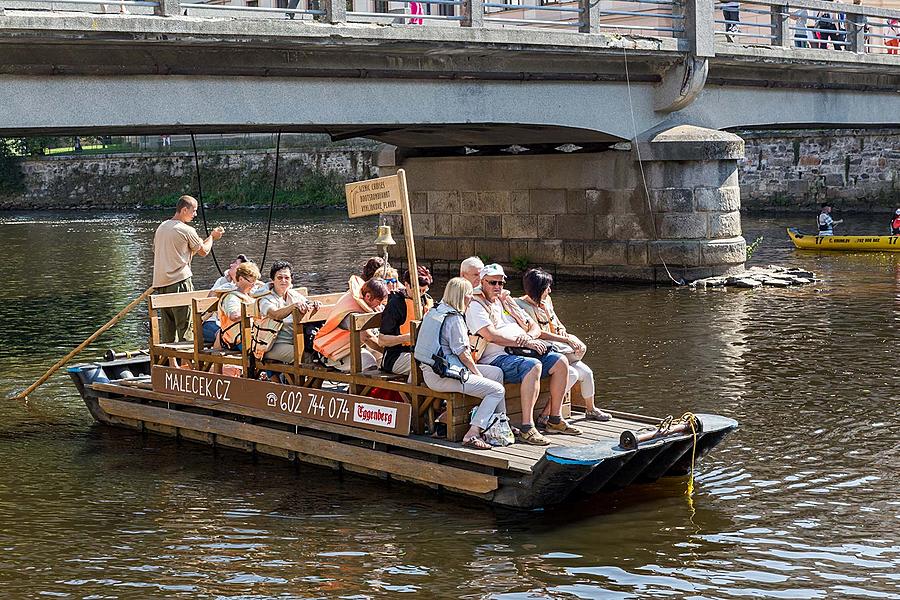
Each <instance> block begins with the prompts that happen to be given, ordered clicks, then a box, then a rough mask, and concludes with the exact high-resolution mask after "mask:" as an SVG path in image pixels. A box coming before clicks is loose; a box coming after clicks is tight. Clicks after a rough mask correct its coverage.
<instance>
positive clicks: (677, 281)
mask: <svg viewBox="0 0 900 600" xmlns="http://www.w3.org/2000/svg"><path fill="white" fill-rule="evenodd" d="M599 3H600V0H596V1H595V2H592V3H591V6H595V5H597V4H599ZM615 29H616V35H618V36H619V38H620V39H621V40H622V58H623V60H624V63H625V86H626V88H627V89H628V109H629V110H630V111H631V130H632V131H633V132H634V138H633V141H632V143H633V144H634V151H635V154H636V155H637V163H638V169H640V172H641V182H642V183H643V185H644V199H645V200H646V201H647V216H648V217H650V226H651V227H652V228H653V238H654V239H655V240H656V241H659V231H658V230H657V228H656V219H654V218H653V205H652V204H651V203H650V189H649V188H648V187H647V177H646V176H645V175H644V161H643V160H642V159H641V144H640V142H638V139H637V136H638V132H637V121H636V120H635V118H634V100H633V99H632V97H631V76H630V74H629V72H628V50H627V49H626V48H625V39H624V36H623V35H622V34H621V32H620V31H619V28H618V27H616V28H615ZM659 261H660V262H661V263H662V266H663V268H664V269H665V270H666V275H668V277H669V279H671V280H672V283H674V284H675V285H684V279H675V278H674V277H673V276H672V272H671V271H669V265H667V264H666V261H665V259H664V258H663V257H662V254H659Z"/></svg>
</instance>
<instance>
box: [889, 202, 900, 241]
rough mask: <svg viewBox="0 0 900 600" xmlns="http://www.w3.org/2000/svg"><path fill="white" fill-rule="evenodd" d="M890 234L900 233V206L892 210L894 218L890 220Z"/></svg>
mask: <svg viewBox="0 0 900 600" xmlns="http://www.w3.org/2000/svg"><path fill="white" fill-rule="evenodd" d="M891 235H900V208H898V209H897V210H895V211H894V218H893V219H892V220H891Z"/></svg>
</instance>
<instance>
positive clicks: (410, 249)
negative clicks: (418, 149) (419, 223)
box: [397, 169, 423, 321]
mask: <svg viewBox="0 0 900 600" xmlns="http://www.w3.org/2000/svg"><path fill="white" fill-rule="evenodd" d="M397 175H398V176H399V177H400V197H401V198H402V200H403V207H402V210H403V238H404V239H405V240H406V264H407V265H408V266H409V283H410V285H411V286H412V288H413V290H415V293H414V294H413V306H415V309H416V320H417V321H421V320H422V314H423V312H422V297H421V296H420V295H419V265H418V263H417V262H416V240H415V238H414V237H413V228H412V214H411V213H410V210H409V192H408V191H407V190H406V171H404V170H403V169H397Z"/></svg>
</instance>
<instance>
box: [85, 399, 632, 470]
mask: <svg viewBox="0 0 900 600" xmlns="http://www.w3.org/2000/svg"><path fill="white" fill-rule="evenodd" d="M92 388H93V389H94V390H97V391H98V392H102V393H110V394H114V395H116V396H124V397H126V398H127V397H131V398H134V399H142V400H154V401H157V402H169V403H172V404H179V405H187V406H197V407H201V408H207V409H211V410H219V411H223V412H230V413H233V414H239V415H243V416H248V417H254V418H261V419H269V420H279V421H282V422H285V423H289V424H291V425H297V426H300V427H306V428H309V429H317V430H320V431H325V432H328V433H334V434H338V435H340V436H345V437H354V438H359V439H364V440H367V441H372V442H380V443H384V444H386V445H388V446H392V447H397V448H401V449H406V450H412V451H416V452H421V453H424V454H430V455H433V456H435V457H436V458H443V459H447V458H449V459H454V460H458V461H463V462H469V463H472V464H474V465H480V466H482V467H484V466H487V467H493V468H496V469H500V470H510V471H516V472H520V473H530V472H531V470H532V468H533V466H534V465H535V464H536V463H537V462H538V461H539V460H540V459H541V457H542V456H543V455H544V452H545V451H546V450H547V448H548V447H553V446H587V445H590V444H594V443H597V442H600V441H609V440H612V441H618V439H619V435H620V434H621V433H622V431H624V430H626V429H630V430H632V431H636V430H638V429H642V428H645V427H647V426H648V421H649V420H650V419H649V418H648V417H644V416H641V415H628V417H634V418H628V417H623V416H622V415H623V414H626V413H616V415H615V416H614V417H613V418H612V419H611V420H609V421H605V422H599V421H586V420H585V419H584V418H583V413H582V412H580V411H578V410H577V409H574V410H573V414H572V417H571V418H570V419H569V421H570V423H571V424H573V425H575V426H577V427H578V428H579V429H581V430H582V431H583V434H582V435H580V436H569V435H558V434H556V435H552V434H551V435H547V436H546V437H547V438H548V439H549V440H550V443H551V445H550V446H530V445H527V444H523V443H518V444H513V445H512V446H506V447H496V448H492V449H490V450H475V449H472V448H466V447H464V446H462V445H461V444H459V443H456V442H448V441H447V440H445V439H437V438H432V437H431V436H427V435H410V436H407V437H401V436H395V435H390V434H386V433H380V432H376V431H369V430H365V429H359V428H355V427H348V426H345V425H338V424H334V423H327V422H322V421H313V420H310V419H304V418H302V417H287V416H284V415H273V414H272V413H270V412H268V411H262V410H258V409H253V408H248V407H242V406H235V405H230V404H227V403H222V402H213V401H207V400H199V399H197V400H195V399H187V398H180V397H177V396H173V395H169V394H161V393H159V392H154V391H152V390H148V389H146V385H145V384H143V383H141V384H139V385H134V384H132V385H124V384H122V383H121V382H115V383H96V384H94V385H93V386H92Z"/></svg>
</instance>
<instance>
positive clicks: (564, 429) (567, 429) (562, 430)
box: [547, 419, 581, 435]
mask: <svg viewBox="0 0 900 600" xmlns="http://www.w3.org/2000/svg"><path fill="white" fill-rule="evenodd" d="M547 433H558V434H560V435H581V430H580V429H578V428H577V427H573V426H571V425H569V424H568V423H566V420H565V419H560V420H559V423H553V422H550V423H547Z"/></svg>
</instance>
